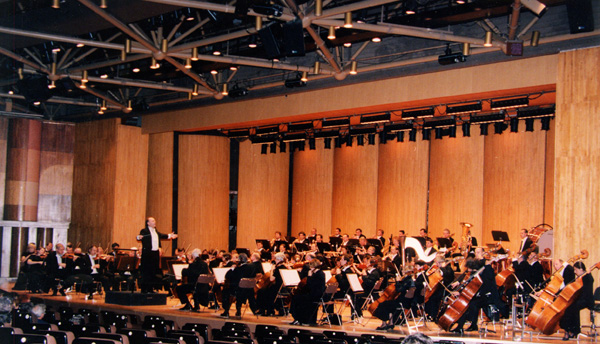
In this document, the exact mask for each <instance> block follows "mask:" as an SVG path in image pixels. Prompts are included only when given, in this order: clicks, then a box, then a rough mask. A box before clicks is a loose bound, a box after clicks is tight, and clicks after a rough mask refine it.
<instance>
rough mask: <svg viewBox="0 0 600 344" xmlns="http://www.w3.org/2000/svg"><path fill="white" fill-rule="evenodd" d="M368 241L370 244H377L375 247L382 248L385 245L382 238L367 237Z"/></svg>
mask: <svg viewBox="0 0 600 344" xmlns="http://www.w3.org/2000/svg"><path fill="white" fill-rule="evenodd" d="M367 243H368V245H369V246H375V248H379V249H381V248H382V247H383V245H381V240H379V239H367Z"/></svg>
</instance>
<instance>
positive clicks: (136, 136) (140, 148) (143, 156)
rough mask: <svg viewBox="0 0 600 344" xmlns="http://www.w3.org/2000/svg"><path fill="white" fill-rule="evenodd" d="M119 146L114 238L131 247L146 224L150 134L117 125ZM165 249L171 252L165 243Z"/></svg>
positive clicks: (117, 146)
mask: <svg viewBox="0 0 600 344" xmlns="http://www.w3.org/2000/svg"><path fill="white" fill-rule="evenodd" d="M116 148H117V152H116V157H117V161H116V169H115V199H114V202H115V203H114V209H115V213H114V221H113V231H114V233H113V239H112V241H116V242H118V243H119V244H121V245H125V247H128V246H131V245H134V244H137V241H136V240H135V236H136V235H137V234H138V233H139V231H140V229H141V228H142V227H144V224H145V218H146V188H147V186H148V181H147V178H148V135H142V130H141V129H140V128H138V127H132V126H126V125H118V126H117V141H116ZM157 221H159V220H157ZM159 225H160V222H157V228H159ZM103 244H104V242H103ZM167 244H168V243H167ZM163 250H164V251H163V252H169V251H167V250H166V248H165V245H163ZM169 253H170V252H169Z"/></svg>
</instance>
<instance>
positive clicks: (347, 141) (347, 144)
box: [346, 134, 354, 147]
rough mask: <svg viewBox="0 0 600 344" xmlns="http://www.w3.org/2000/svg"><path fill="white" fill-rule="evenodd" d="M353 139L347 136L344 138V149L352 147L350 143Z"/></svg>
mask: <svg viewBox="0 0 600 344" xmlns="http://www.w3.org/2000/svg"><path fill="white" fill-rule="evenodd" d="M353 139H354V138H353V137H352V136H351V135H350V134H348V136H346V147H352V141H353Z"/></svg>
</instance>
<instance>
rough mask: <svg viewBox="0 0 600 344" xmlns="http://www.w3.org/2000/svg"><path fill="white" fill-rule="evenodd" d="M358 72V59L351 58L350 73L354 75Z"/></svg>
mask: <svg viewBox="0 0 600 344" xmlns="http://www.w3.org/2000/svg"><path fill="white" fill-rule="evenodd" d="M357 73H358V61H356V60H353V61H352V63H351V64H350V74H352V75H356V74H357Z"/></svg>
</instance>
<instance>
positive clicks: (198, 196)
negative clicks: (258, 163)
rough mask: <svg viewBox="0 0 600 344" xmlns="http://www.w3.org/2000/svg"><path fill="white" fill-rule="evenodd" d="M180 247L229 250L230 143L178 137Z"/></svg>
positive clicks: (205, 137)
mask: <svg viewBox="0 0 600 344" xmlns="http://www.w3.org/2000/svg"><path fill="white" fill-rule="evenodd" d="M178 189H179V199H178V214H179V217H178V233H179V238H178V244H179V246H180V247H181V246H183V247H187V246H191V247H192V248H194V247H198V248H219V249H222V248H227V243H228V238H229V221H228V219H229V216H228V214H229V140H228V139H227V138H224V137H216V136H199V135H180V136H179V183H178Z"/></svg>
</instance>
